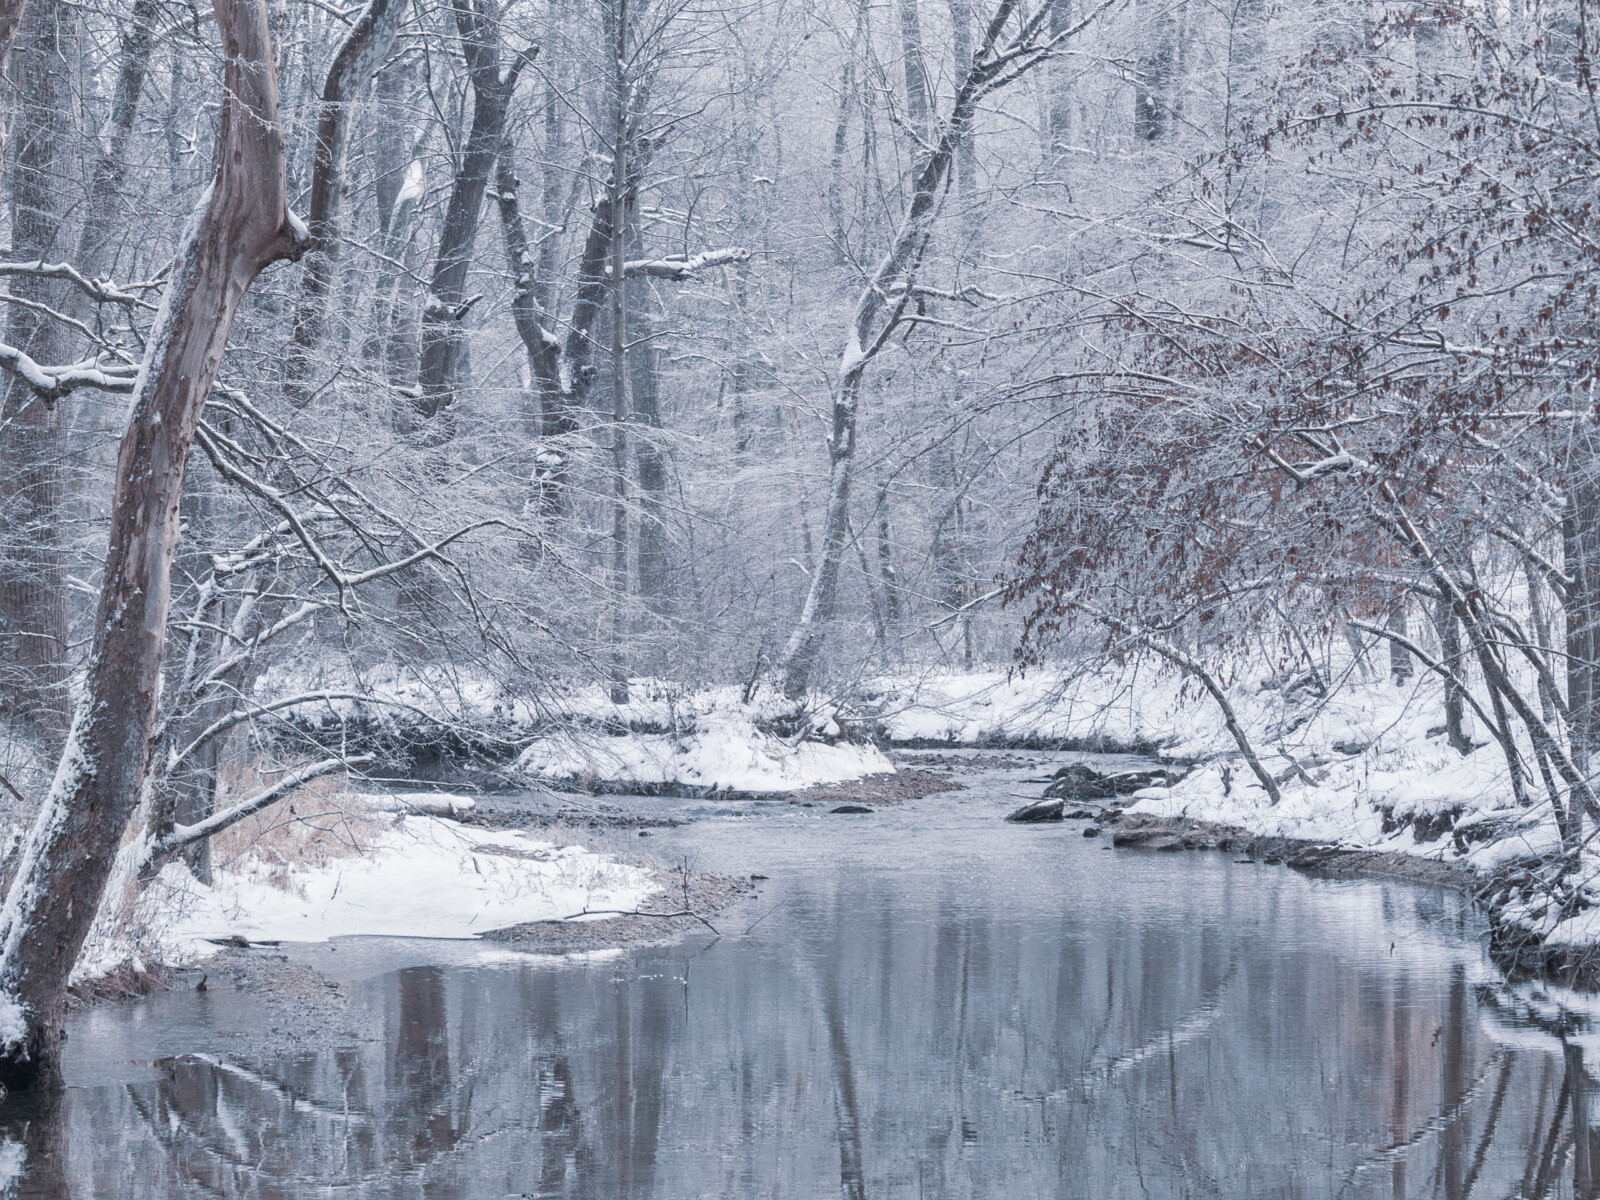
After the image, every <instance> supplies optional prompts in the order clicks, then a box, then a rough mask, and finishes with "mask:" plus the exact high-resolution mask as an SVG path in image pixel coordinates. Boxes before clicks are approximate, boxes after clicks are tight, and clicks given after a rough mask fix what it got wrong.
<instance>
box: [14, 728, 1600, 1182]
mask: <svg viewBox="0 0 1600 1200" xmlns="http://www.w3.org/2000/svg"><path fill="white" fill-rule="evenodd" d="M1034 757H1035V758H1036V759H1037V760H1039V761H1038V762H1036V763H1035V764H1034V765H1032V766H1030V767H1027V768H1025V769H1013V770H993V769H991V770H986V771H975V772H970V773H968V775H967V776H966V782H967V783H968V785H969V786H968V789H967V790H965V791H961V792H956V793H950V794H944V795H939V796H930V797H927V798H925V799H922V800H918V801H913V802H909V803H906V804H902V805H897V806H892V807H889V806H885V807H882V808H880V809H879V810H878V811H876V812H875V813H873V814H871V815H867V816H848V815H832V814H829V813H827V812H826V810H825V809H815V808H811V809H807V808H800V807H797V806H792V805H789V804H786V803H785V804H756V803H744V804H731V805H730V804H716V803H712V802H706V801H672V800H650V801H640V802H639V803H640V804H647V805H650V806H653V807H654V808H656V809H669V810H671V811H675V812H681V813H682V814H684V815H687V816H690V817H692V818H694V820H692V822H691V823H690V824H687V825H685V826H683V827H681V828H678V829H673V830H663V831H659V832H658V833H657V835H656V836H655V838H654V840H653V841H651V842H648V843H644V842H641V845H648V846H649V848H650V849H651V850H652V851H654V852H655V853H657V854H659V855H660V856H662V857H663V858H665V859H667V860H669V861H684V862H687V863H688V864H689V865H690V866H692V867H694V868H696V869H700V870H710V871H723V872H727V873H738V874H745V875H748V874H751V873H757V874H761V875H765V876H769V877H770V878H768V879H766V880H763V881H760V882H759V884H758V886H759V889H760V894H759V898H758V899H756V900H753V901H751V902H749V903H748V904H747V905H746V906H743V907H740V908H737V909H735V910H733V911H732V912H730V913H728V914H725V915H724V916H723V917H722V918H721V919H720V920H719V922H718V926H719V929H720V931H721V936H720V937H718V938H713V937H712V936H711V935H710V933H709V932H706V931H700V932H697V933H695V934H693V935H691V936H689V937H688V938H687V939H686V940H684V941H683V942H682V943H681V944H678V945H675V946H672V947H670V948H665V949H663V948H654V949H634V950H629V951H624V952H620V953H611V954H606V955H599V956H589V957H587V958H580V959H577V960H559V959H551V958H543V959H539V958H528V957H526V956H520V955H516V954H511V953H507V952H505V951H500V950H493V949H490V948H489V947H487V946H486V945H485V944H483V943H460V942H457V943H439V942H423V941H400V940H394V939H386V940H376V939H349V940H345V941H342V942H339V943H336V944H332V945H320V946H305V947H293V948H290V947H285V948H284V953H287V954H288V955H289V957H290V958H291V960H295V961H299V962H305V963H310V964H313V965H314V966H315V967H316V968H317V969H318V970H319V971H321V972H323V973H324V974H326V975H328V976H329V977H330V978H332V979H335V980H338V981H342V988H341V994H343V995H346V996H348V1003H347V1004H346V1005H345V1006H344V1007H343V1008H342V1009H341V1010H340V1012H339V1016H338V1017H337V1020H336V1024H337V1028H333V1029H312V1028H303V1029H301V1028H286V1027H284V1026H283V1024H282V1022H285V1021H293V1020H294V1019H295V1018H294V1015H293V1014H294V1012H295V1010H294V1009H293V1008H292V1007H291V1008H282V1007H277V1008H275V1007H274V1006H273V1004H271V1003H269V1002H268V1001H267V1000H265V999H264V998H262V997H258V996H255V995H252V994H251V993H250V992H249V991H240V990H237V989H235V988H233V987H231V986H223V985H222V984H220V983H218V984H214V985H213V986H211V987H210V988H209V989H208V990H207V991H205V992H197V991H195V990H194V989H193V987H192V986H190V987H185V988H181V989H173V990H170V991H167V992H164V993H161V994H158V995H154V996H151V997H149V998H146V999H143V1000H139V1001H135V1002H128V1003H115V1004H106V1005H101V1006H98V1007H95V1008H92V1009H89V1010H87V1011H85V1012H83V1013H81V1014H80V1015H79V1016H77V1017H76V1018H75V1020H74V1023H73V1026H72V1030H71V1040H70V1041H69V1043H68V1050H69V1053H68V1056H67V1061H66V1067H65V1069H66V1074H67V1082H68V1085H69V1086H68V1089H67V1090H66V1092H65V1094H63V1095H61V1096H59V1097H58V1098H56V1099H55V1100H53V1101H51V1102H49V1103H47V1104H44V1105H38V1104H34V1103H32V1102H29V1103H26V1104H21V1105H19V1104H18V1103H17V1102H16V1101H13V1102H12V1106H11V1107H10V1108H9V1109H7V1110H5V1111H4V1112H0V1122H3V1129H0V1132H3V1134H4V1138H5V1140H4V1142H0V1175H10V1176H11V1177H12V1183H11V1191H10V1192H9V1193H8V1194H12V1195H21V1196H64V1195H71V1196H76V1197H90V1196H95V1197H98V1196H119V1197H139V1198H143V1197H177V1196H229V1197H233V1196H238V1197H263V1198H265V1197H312V1196H316V1197H324V1196H341V1197H344V1196H350V1197H440V1198H447V1197H448V1198H456V1197H462V1198H466V1197H472V1198H474V1200H476V1198H488V1197H499V1196H507V1195H513V1196H515V1195H529V1196H560V1197H575V1198H583V1200H590V1198H593V1200H601V1198H604V1200H620V1198H633V1197H640V1198H645V1197H649V1198H660V1200H688V1198H695V1200H698V1198H702V1197H707V1198H709V1197H717V1198H724V1197H726V1198H730V1200H731V1198H746V1197H774V1198H776V1197H783V1198H789V1197H794V1198H812V1197H817V1198H820V1197H837V1196H843V1197H844V1200H878V1198H880V1197H884V1198H888V1197H896V1198H898V1197H908V1198H910V1197H915V1198H922V1197H1007V1198H1015V1200H1020V1198H1024V1197H1086V1198H1088V1197H1093V1198H1096V1200H1102V1198H1118V1197H1146V1196H1154V1197H1169V1196H1171V1197H1179V1196H1183V1197H1190V1196H1208V1195H1216V1196H1226V1197H1253V1196H1261V1197H1269V1196H1270V1197H1286V1196H1296V1197H1299V1196H1303V1197H1323V1196H1327V1197H1368V1196H1384V1197H1422V1196H1430V1197H1431V1196H1442V1197H1446V1198H1447V1200H1457V1198H1460V1197H1466V1196H1469V1195H1470V1196H1479V1197H1510V1196H1535V1195H1548V1196H1573V1195H1592V1194H1593V1189H1591V1187H1590V1186H1589V1184H1588V1182H1587V1181H1588V1179H1589V1177H1590V1175H1591V1174H1600V1141H1593V1142H1592V1140H1591V1139H1593V1137H1594V1135H1593V1134H1592V1133H1591V1129H1590V1118H1589V1103H1588V1095H1589V1089H1590V1088H1591V1087H1592V1086H1593V1085H1592V1083H1591V1077H1590V1072H1589V1070H1588V1069H1587V1068H1586V1067H1585V1064H1584V1061H1583V1053H1582V1050H1581V1047H1580V1045H1579V1041H1581V1039H1576V1040H1574V1039H1568V1040H1566V1041H1565V1043H1564V1042H1563V1040H1562V1038H1561V1036H1560V1031H1559V1030H1558V1032H1557V1033H1556V1034H1549V1033H1545V1032H1543V1031H1542V1030H1540V1029H1538V1028H1533V1027H1531V1026H1528V1025H1526V1024H1525V1023H1518V1022H1517V1021H1514V1020H1511V1019H1509V1018H1508V1017H1507V1016H1506V1015H1505V1013H1506V1011H1507V1009H1506V1006H1505V1004H1503V1003H1500V1002H1498V1001H1496V1002H1494V1003H1491V1002H1490V992H1491V989H1493V988H1494V987H1495V986H1496V985H1497V982H1498V976H1497V975H1496V974H1495V972H1494V971H1493V968H1492V967H1491V966H1490V965H1489V964H1488V962H1487V961H1486V959H1485V957H1484V953H1483V950H1482V944H1481V933H1482V929H1481V926H1480V921H1479V919H1478V918H1477V917H1476V915H1475V914H1474V913H1473V912H1472V911H1471V909H1470V907H1469V906H1468V905H1466V904H1465V903H1464V902H1462V901H1461V900H1460V899H1459V898H1457V897H1455V896H1453V895H1449V894H1445V893H1441V892H1438V891H1433V890H1428V889H1423V888H1415V887H1411V886H1408V885H1405V884H1400V883H1386V882H1373V881H1328V880H1315V879H1308V878H1304V877H1302V876H1300V875H1298V874H1296V873H1294V872H1292V871H1289V870H1286V869H1284V868H1281V867H1273V866H1266V865H1259V864H1255V865H1253V864H1247V863H1241V862H1237V861H1234V857H1233V856H1230V855H1225V854H1217V853H1184V854H1156V853H1141V852H1133V851H1109V850H1107V849H1106V848H1105V842H1106V839H1105V838H1103V837H1102V838H1094V839H1091V838H1085V837H1083V836H1082V824H1081V823H1073V822H1068V823H1065V824H1061V825H1054V826H1015V825H1007V824H1005V823H1003V822H1002V821H1001V817H1002V816H1003V815H1004V813H1005V812H1006V811H1007V810H1008V809H1009V808H1011V807H1014V806H1015V805H1017V804H1019V803H1021V802H1022V800H1021V799H1020V798H1019V794H1021V795H1023V796H1032V795H1037V793H1038V791H1039V790H1040V789H1039V787H1038V785H1037V784H1033V785H1026V784H1024V783H1023V782H1022V779H1023V778H1024V777H1026V776H1037V775H1039V774H1041V773H1042V770H1043V768H1042V766H1041V765H1040V764H1041V763H1043V760H1044V758H1045V756H1034ZM1049 765H1053V763H1052V764H1049ZM1570 1028H1572V1029H1576V1028H1577V1027H1576V1026H1571V1027H1570ZM1574 1130H1576V1134H1575V1133H1574ZM1591 1162H1593V1163H1594V1167H1593V1169H1592V1168H1591Z"/></svg>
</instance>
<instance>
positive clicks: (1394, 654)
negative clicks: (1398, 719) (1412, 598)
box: [1389, 592, 1411, 687]
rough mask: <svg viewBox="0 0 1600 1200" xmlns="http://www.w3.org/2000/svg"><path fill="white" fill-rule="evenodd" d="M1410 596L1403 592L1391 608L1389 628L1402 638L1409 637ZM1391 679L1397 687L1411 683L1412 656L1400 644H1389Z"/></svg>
mask: <svg viewBox="0 0 1600 1200" xmlns="http://www.w3.org/2000/svg"><path fill="white" fill-rule="evenodd" d="M1408 599H1409V596H1408V595H1407V593H1405V592H1401V593H1400V595H1399V596H1398V597H1397V598H1396V599H1395V601H1394V603H1393V604H1392V605H1391V606H1390V608H1389V628H1390V629H1391V630H1392V631H1393V632H1395V633H1398V634H1399V635H1400V636H1401V637H1409V636H1410V634H1409V633H1408V632H1407V621H1406V602H1407V601H1408ZM1389 679H1390V681H1391V682H1393V684H1394V685H1395V687H1404V686H1405V685H1406V684H1407V683H1409V682H1410V681H1411V655H1409V654H1408V653H1406V650H1405V647H1404V646H1402V645H1401V644H1400V643H1399V642H1396V641H1393V640H1391V641H1390V642H1389Z"/></svg>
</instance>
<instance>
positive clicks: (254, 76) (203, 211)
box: [0, 0, 307, 1088]
mask: <svg viewBox="0 0 1600 1200" xmlns="http://www.w3.org/2000/svg"><path fill="white" fill-rule="evenodd" d="M214 10H215V13H216V19H217V26H218V28H219V30H220V31H221V34H222V40H223V47H224V51H225V54H226V68H225V75H224V86H223V102H222V116H221V121H220V126H219V129H218V136H217V173H216V177H215V179H214V180H213V182H212V184H211V186H210V188H209V189H208V190H207V192H206V194H205V196H204V197H203V198H202V200H201V202H200V205H199V206H198V207H197V209H196V214H195V217H194V219H193V220H192V221H191V224H190V226H189V228H188V229H187V230H186V231H185V234H184V238H183V241H182V243H181V245H180V247H179V251H178V256H177V259H176V261H175V263H174V265H173V271H172V277H171V280H172V281H171V284H170V286H169V288H168V290H167V293H166V297H165V299H164V301H163V303H162V306H161V311H160V313H159V315H158V316H157V318H156V323H155V327H154V328H153V329H152V331H151V335H150V339H149V349H148V351H147V353H146V356H145V360H144V365H143V367H142V369H141V370H140V373H139V381H138V384H137V386H136V387H135V390H134V398H133V405H132V410H131V415H130V419H129V422H128V428H127V432H126V433H125V434H124V436H123V439H122V446H121V450H120V452H119V454H118V458H117V477H116V492H115V497H114V500H113V504H112V509H111V512H112V517H111V537H110V545H109V547H108V550H107V553H106V563H105V574H104V582H103V583H102V585H101V591H100V603H99V607H98V613H97V617H96V621H95V640H94V649H93V652H92V654H91V656H90V660H89V668H88V674H87V678H86V680H85V686H84V693H83V698H82V701H81V702H80V704H79V706H78V710H77V713H76V715H75V717H74V720H73V724H72V729H71V732H70V733H69V735H68V738H67V746H66V749H65V751H64V752H63V754H62V757H61V763H60V765H59V766H58V767H57V769H56V776H55V781H54V783H53V784H52V785H51V789H50V793H49V796H48V797H47V798H46V800H45V802H44V805H43V806H42V808H41V810H40V812H39V816H38V818H37V820H36V821H35V822H34V825H33V828H32V830H31V831H30V833H29V835H28V840H27V843H26V844H25V846H24V848H23V851H22V858H21V862H20V864H19V865H18V868H17V873H16V876H15V877H14V879H13V881H12V884H11V889H10V892H9V893H8V895H7V897H6V903H5V908H4V910H3V912H0V993H3V996H0V1039H3V1041H4V1045H3V1047H0V1084H4V1085H5V1086H6V1087H7V1088H16V1087H26V1086H29V1085H32V1084H41V1083H42V1084H49V1083H54V1082H56V1080H57V1076H56V1065H57V1057H58V1047H59V1044H60V1040H61V1014H62V1005H63V1001H64V1000H65V997H66V990H67V983H68V980H69V978H70V977H71V973H72V969H73V967H74V965H75V964H76V962H77V958H78V954H79V951H80V950H81V949H82V946H83V941H84V938H85V937H86V936H87V934H88V932H89V929H90V926H91V924H92V923H93V921H94V919H95V914H96V912H97V910H98V909H99V905H100V900H101V897H102V895H103V894H104V891H105V887H106V882H107V880H108V878H109V876H110V874H111V871H112V867H113V865H114V861H115V858H116V854H117V847H118V843H119V842H120V840H121V838H122V835H123V833H124V831H125V830H126V829H127V826H128V822H129V819H130V818H131V816H132V815H133V812H134V809H135V806H136V804H137V802H138V801H139V799H140V796H141V794H142V792H143V789H144V785H145V779H146V774H147V770H148V766H149V760H150V746H151V736H152V732H153V730H154V726H155V720H156V704H157V698H158V695H159V691H160V681H161V659H162V648H163V640H164V637H165V633H166V624H167V613H168V608H169V605H170V600H171V575H172V560H173V556H174V554H175V553H176V550H177V546H178V537H179V526H178V499H179V495H180V493H181V491H182V488H183V475H184V468H185V466H186V464H187V461H188V457H189V451H190V448H191V446H192V444H193V440H194V433H195V428H196V426H197V424H198V423H199V420H200V415H201V410H202V408H203V407H204V404H205V401H206V397H207V396H208V395H209V394H210V392H211V385H212V383H213V381H214V379H215V378H216V373H217V369H218V367H219V365H220V363H221V360H222V354H223V351H224V349H225V348H226V346H227V341H228V333H229V330H230V329H231V327H232V325H233V318H234V316H235V314H236V313H237V312H238V309H239V305H240V303H241V302H242V301H243V299H244V296H245V293H246V291H248V289H249V287H250V285H251V283H252V282H253V281H254V279H255V277H256V276H257V275H258V274H259V273H260V272H261V270H262V269H263V268H265V267H266V266H267V265H268V264H270V263H273V262H276V261H278V260H279V259H286V258H287V259H293V258H297V257H299V255H300V254H301V252H302V251H303V249H304V247H305V244H306V240H307V231H306V228H305V225H304V224H303V223H302V222H301V221H300V220H299V219H298V218H296V217H295V216H294V215H293V214H292V213H291V212H290V211H289V204H288V196H287V188H286V182H285V175H284V147H283V129H282V123H281V120H280V115H279V105H278V82H277V72H276V67H275V65H274V56H273V52H272V39H271V34H270V32H269V29H268V12H267V6H266V4H265V3H264V2H263V0H215V2H214Z"/></svg>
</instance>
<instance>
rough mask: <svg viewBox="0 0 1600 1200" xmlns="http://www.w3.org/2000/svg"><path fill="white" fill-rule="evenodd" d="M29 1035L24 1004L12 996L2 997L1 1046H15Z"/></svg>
mask: <svg viewBox="0 0 1600 1200" xmlns="http://www.w3.org/2000/svg"><path fill="white" fill-rule="evenodd" d="M27 1036H28V1020H27V1016H26V1014H25V1013H23V1011H22V1005H20V1004H18V1003H17V1002H16V1000H14V999H12V998H11V997H10V996H6V997H3V998H0V1046H14V1045H16V1044H17V1043H19V1042H21V1041H22V1040H23V1039H24V1038H25V1037H27Z"/></svg>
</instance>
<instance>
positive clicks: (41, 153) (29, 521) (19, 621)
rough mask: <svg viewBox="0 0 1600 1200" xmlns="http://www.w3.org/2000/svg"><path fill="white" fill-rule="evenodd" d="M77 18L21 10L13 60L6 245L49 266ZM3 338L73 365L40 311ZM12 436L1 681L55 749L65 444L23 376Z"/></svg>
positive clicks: (5, 459) (1, 577) (37, 287)
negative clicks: (24, 17) (14, 108)
mask: <svg viewBox="0 0 1600 1200" xmlns="http://www.w3.org/2000/svg"><path fill="white" fill-rule="evenodd" d="M72 25H73V17H72V16H71V14H69V13H67V12H66V11H64V9H63V8H62V6H61V5H60V3H59V0H50V2H46V3H43V4H41V5H39V6H37V7H36V8H34V10H33V11H32V12H31V13H29V14H28V19H27V21H26V22H24V24H23V29H22V35H21V38H20V40H19V42H18V44H17V47H16V54H15V56H14V59H13V62H12V64H11V74H12V76H13V78H14V79H15V83H16V88H17V93H18V102H17V114H16V122H17V140H16V144H15V145H14V146H13V147H12V161H11V168H12V169H11V237H12V249H13V253H14V254H15V255H16V256H17V257H18V258H20V259H24V260H36V259H43V258H47V257H49V256H51V255H53V254H55V253H57V252H59V251H60V249H61V239H62V234H63V231H62V224H63V222H64V220H65V218H66V215H67V213H68V211H69V207H68V200H69V198H68V196H67V194H66V192H65V191H64V188H63V184H64V182H65V180H67V179H69V178H70V177H71V169H70V166H69V160H70V157H71V155H70V151H69V147H70V145H71V139H72V116H73V109H72V76H71V72H70V70H69V68H68V64H69V63H70V62H72V61H73V58H74V54H73V49H74V48H73V47H72V46H71V45H70V44H68V43H69V38H70V35H69V34H68V33H67V31H68V30H70V29H71V28H72ZM11 286H12V290H13V291H14V293H15V294H16V295H17V296H18V297H19V298H20V299H23V300H26V301H31V302H32V303H33V304H35V305H41V304H42V305H46V306H48V307H49V308H52V309H54V310H55V311H56V312H62V311H64V310H66V309H67V308H68V307H69V304H70V303H71V301H70V300H69V298H68V297H67V295H66V293H65V291H64V290H63V285H62V284H61V283H59V282H57V281H54V280H49V279H41V278H30V277H28V276H21V277H19V278H17V279H16V280H14V281H13V283H12V285H11ZM10 308H11V311H10V314H9V316H8V319H7V321H6V341H7V342H8V343H9V344H11V345H13V346H16V347H18V348H20V349H22V350H25V351H27V352H28V353H29V354H31V355H32V356H33V357H34V359H35V360H37V361H39V362H71V361H72V360H73V358H74V357H75V356H74V355H73V353H72V339H71V338H70V337H69V336H68V331H67V327H66V326H65V325H64V324H62V323H61V322H59V321H57V320H55V319H54V318H53V317H50V316H46V315H44V314H43V313H41V312H39V311H38V309H37V308H31V307H25V306H24V305H22V304H12V305H11V306H10ZM4 415H5V417H6V419H7V421H9V422H10V428H9V429H7V430H6V432H5V434H4V436H3V437H0V519H3V521H4V523H5V533H6V546H5V555H4V559H5V561H4V563H3V564H0V572H3V574H0V639H3V641H0V644H3V646H4V655H5V670H6V675H5V678H4V679H3V680H0V688H3V692H4V699H3V701H0V705H3V707H4V709H5V710H6V712H7V715H9V716H10V717H12V718H13V720H15V721H16V722H17V723H18V724H19V725H20V726H21V727H22V728H24V729H26V730H27V731H28V732H29V733H30V734H31V735H32V736H33V737H35V738H37V739H38V741H39V742H40V743H41V744H42V745H43V746H45V747H47V750H46V753H48V754H55V753H57V752H58V751H59V750H60V749H61V743H62V740H63V739H64V738H65V737H66V734H67V723H68V721H69V719H70V715H71V706H70V702H69V699H68V696H67V673H68V669H69V666H68V662H67V557H66V551H65V549H64V548H63V546H62V542H61V530H62V526H63V524H65V522H64V521H63V519H62V518H63V515H64V512H63V503H64V501H65V498H66V479H65V474H66V471H67V469H68V461H67V460H68V453H67V451H68V447H67V440H66V429H65V424H66V423H65V421H64V420H63V415H64V414H63V412H62V408H61V405H60V403H59V402H55V403H50V402H46V401H43V400H41V399H40V398H39V397H38V396H37V395H35V394H34V392H33V390H32V389H31V388H29V387H28V386H27V385H26V384H24V383H23V381H22V380H20V379H13V380H12V381H11V386H10V387H9V388H8V389H7V390H6V397H5V407H4Z"/></svg>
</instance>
